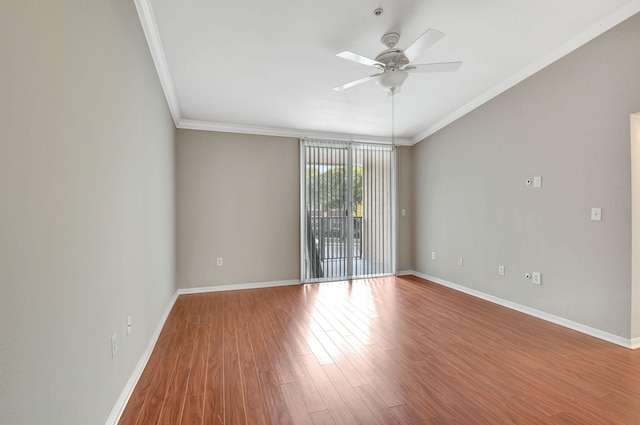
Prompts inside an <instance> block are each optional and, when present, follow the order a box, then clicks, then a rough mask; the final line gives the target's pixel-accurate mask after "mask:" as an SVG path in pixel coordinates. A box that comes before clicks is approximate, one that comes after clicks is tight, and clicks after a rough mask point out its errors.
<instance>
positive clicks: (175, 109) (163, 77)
mask: <svg viewBox="0 0 640 425" xmlns="http://www.w3.org/2000/svg"><path fill="white" fill-rule="evenodd" d="M134 3H135V5H136V10H137V11H138V17H139V18H140V23H141V24H142V31H143V32H144V36H145V37H146V39H147V44H148V45H149V51H150V52H151V58H152V59H153V63H154V65H155V66H156V72H157V73H158V78H159V79H160V85H161V86H162V91H164V96H165V98H166V99H167V104H168V105H169V111H170V112H171V117H172V118H173V122H174V123H175V125H176V126H178V123H179V122H180V120H181V119H182V112H181V111H180V104H179V103H178V96H176V90H175V88H174V86H173V79H172V78H171V73H170V72H169V66H168V65H167V57H166V56H165V54H164V49H163V47H162V42H161V41H160V34H159V33H158V26H157V25H156V19H155V17H154V15H153V9H152V8H151V3H150V0H134Z"/></svg>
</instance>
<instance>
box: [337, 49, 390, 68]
mask: <svg viewBox="0 0 640 425" xmlns="http://www.w3.org/2000/svg"><path fill="white" fill-rule="evenodd" d="M336 56H337V57H339V58H342V59H346V60H349V61H352V62H357V63H361V64H362V65H368V66H375V67H376V68H381V69H382V68H384V64H383V63H382V62H378V61H376V60H373V59H369V58H367V57H365V56H362V55H359V54H357V53H353V52H350V51H348V50H345V51H344V52H340V53H338V54H337V55H336Z"/></svg>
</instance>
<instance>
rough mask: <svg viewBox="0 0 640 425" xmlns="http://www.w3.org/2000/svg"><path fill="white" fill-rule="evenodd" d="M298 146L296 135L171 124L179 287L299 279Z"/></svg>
mask: <svg viewBox="0 0 640 425" xmlns="http://www.w3.org/2000/svg"><path fill="white" fill-rule="evenodd" d="M299 152H300V143H299V141H298V140H297V139H290V138H282V137H268V136H251V135H245V134H227V133H215V132H207V131H195V130H178V131H177V141H176V193H177V282H178V285H179V287H180V288H195V287H206V286H216V285H231V284H243V283H260V282H273V281H282V280H298V279H300V219H299V216H300V183H299V181H300V174H299V173H300V171H299V169H300V166H299V163H300V153H299ZM218 257H221V258H222V259H223V263H224V265H223V266H222V267H218V266H216V258H218Z"/></svg>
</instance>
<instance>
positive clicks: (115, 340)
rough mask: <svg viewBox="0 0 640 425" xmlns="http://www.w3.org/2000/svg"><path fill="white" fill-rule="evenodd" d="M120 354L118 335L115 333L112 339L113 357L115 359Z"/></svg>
mask: <svg viewBox="0 0 640 425" xmlns="http://www.w3.org/2000/svg"><path fill="white" fill-rule="evenodd" d="M117 352H118V334H117V333H115V334H113V336H112V337H111V357H112V358H113V357H115V356H116V353H117Z"/></svg>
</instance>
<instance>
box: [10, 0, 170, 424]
mask: <svg viewBox="0 0 640 425" xmlns="http://www.w3.org/2000/svg"><path fill="white" fill-rule="evenodd" d="M0 57H1V58H2V60H1V64H0V93H1V96H0V97H1V98H2V103H1V106H0V289H1V294H0V423H2V424H78V425H86V424H104V423H105V421H106V419H107V417H108V416H109V413H110V412H111V409H112V408H113V406H114V404H115V402H116V400H117V398H118V396H119V395H120V393H121V391H122V389H123V388H124V386H125V383H126V382H127V380H128V379H129V377H130V376H131V374H132V371H133V369H134V367H135V365H136V364H137V362H138V360H139V359H140V357H141V355H142V353H143V351H144V349H145V348H146V346H147V344H148V343H149V340H150V338H151V335H152V332H153V330H154V328H155V327H156V325H157V324H158V322H159V320H160V317H161V316H162V313H163V311H164V309H165V308H166V306H167V304H168V302H169V300H170V298H171V296H172V294H173V293H174V292H175V284H174V243H173V239H174V237H173V221H174V214H173V208H174V206H173V137H174V129H173V123H172V120H171V117H170V115H169V112H168V108H167V106H166V102H165V100H164V97H163V93H162V90H161V88H160V85H159V83H158V78H157V76H156V73H155V69H154V66H153V64H152V61H151V58H150V55H149V51H148V48H147V46H146V43H145V39H144V36H143V33H142V31H141V28H140V23H139V21H138V17H137V14H136V10H135V7H134V5H133V2H131V1H100V2H86V1H80V0H77V1H72V0H68V1H62V0H59V1H27V0H20V1H18V0H6V1H2V2H0ZM128 315H131V316H132V318H133V333H132V334H131V335H130V336H126V317H127V316H128ZM114 333H117V334H118V340H119V351H118V353H117V354H116V357H115V358H113V359H112V358H111V348H110V340H111V335H112V334H114Z"/></svg>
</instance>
